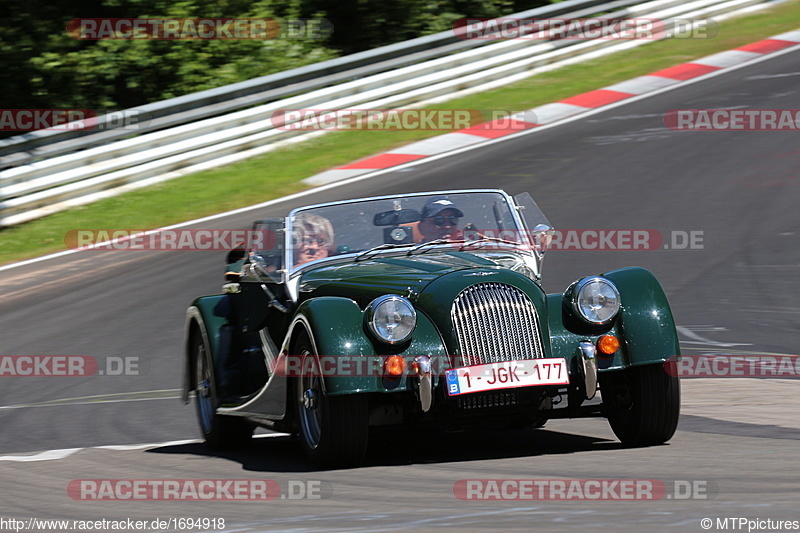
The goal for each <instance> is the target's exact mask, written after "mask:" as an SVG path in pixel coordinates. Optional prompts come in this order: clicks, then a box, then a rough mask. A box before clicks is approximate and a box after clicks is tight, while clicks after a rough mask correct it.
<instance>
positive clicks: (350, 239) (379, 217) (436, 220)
mask: <svg viewBox="0 0 800 533" xmlns="http://www.w3.org/2000/svg"><path fill="white" fill-rule="evenodd" d="M540 218H541V219H542V220H538V219H537V220H536V221H533V220H526V223H527V224H528V225H529V226H530V225H531V224H538V223H547V221H546V219H544V215H540ZM289 224H290V226H289V235H290V241H289V242H287V246H288V247H289V254H290V258H289V260H290V264H291V265H293V270H294V269H297V268H299V267H301V266H303V265H305V264H308V263H311V262H314V261H318V260H321V259H325V258H328V257H334V256H341V255H346V254H363V253H364V252H366V251H368V250H373V249H375V248H378V247H380V248H378V250H375V252H376V253H377V252H378V251H379V250H385V249H395V248H396V249H401V248H402V249H404V250H410V249H418V248H419V246H418V245H419V244H421V243H430V246H431V247H435V246H436V245H437V244H447V243H452V242H457V241H473V240H479V239H501V240H503V241H507V242H508V243H515V242H519V243H521V244H526V241H525V235H524V231H523V229H524V228H523V227H522V224H523V223H522V220H521V218H520V217H519V216H518V215H517V214H516V212H515V210H514V207H513V204H512V201H511V199H510V198H509V196H507V195H506V194H505V193H503V192H500V191H468V192H463V191H462V192H440V193H425V194H413V195H398V196H393V197H381V198H372V199H366V200H353V201H347V202H337V203H335V204H326V205H319V206H312V207H307V208H301V209H297V210H295V211H293V212H292V214H291V216H290V220H289Z"/></svg>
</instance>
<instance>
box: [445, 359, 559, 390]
mask: <svg viewBox="0 0 800 533" xmlns="http://www.w3.org/2000/svg"><path fill="white" fill-rule="evenodd" d="M445 374H446V377H447V394H448V395H449V396H457V395H459V394H468V393H470V392H481V391H487V390H498V389H511V388H515V387H535V386H537V385H569V373H568V372H567V360H566V359H565V358H563V357H553V358H548V359H522V360H519V361H503V362H500V363H487V364H485V365H474V366H465V367H461V368H453V369H451V370H447V371H446V373H445Z"/></svg>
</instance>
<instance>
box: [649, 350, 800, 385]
mask: <svg viewBox="0 0 800 533" xmlns="http://www.w3.org/2000/svg"><path fill="white" fill-rule="evenodd" d="M664 368H666V370H667V372H668V373H670V374H677V375H678V376H680V377H682V378H782V379H796V378H800V356H797V355H761V354H758V355H756V354H753V355H746V354H738V355H734V354H713V355H694V354H692V355H681V356H680V357H674V358H670V359H669V360H668V361H667V362H666V363H665V364H664Z"/></svg>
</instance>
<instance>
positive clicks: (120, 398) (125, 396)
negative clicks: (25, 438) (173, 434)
mask: <svg viewBox="0 0 800 533" xmlns="http://www.w3.org/2000/svg"><path fill="white" fill-rule="evenodd" d="M180 391H181V389H157V390H147V391H135V392H118V393H114V394H94V395H91V396H78V397H75V398H60V399H58V400H47V401H44V402H33V403H21V404H16V405H3V406H0V409H24V408H26V407H53V406H58V405H88V404H95V403H121V402H138V401H142V400H174V399H178V398H180V396H158V397H155V398H153V397H144V398H131V396H144V395H152V394H155V393H176V392H180ZM94 398H114V399H108V400H95V399H94ZM79 400H86V401H79Z"/></svg>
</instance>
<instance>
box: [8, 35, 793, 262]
mask: <svg viewBox="0 0 800 533" xmlns="http://www.w3.org/2000/svg"><path fill="white" fill-rule="evenodd" d="M797 50H800V45H798V46H792V47H789V48H784V49H783V50H779V51H777V52H771V53H768V54H764V55H760V56H758V57H754V58H753V59H750V60H748V61H745V62H744V63H740V64H738V65H733V66H730V67H726V68H721V69H719V70H715V71H713V72H709V73H708V74H704V75H702V76H698V77H696V78H692V79H689V80H685V81H682V82H680V83H677V84H675V85H670V86H668V87H664V88H662V89H656V90H655V91H652V92H649V93H645V94H641V95H637V96H632V97H630V98H626V99H624V100H620V101H618V102H614V103H613V104H609V105H606V106H601V107H597V108H595V109H591V110H589V111H585V112H582V113H579V114H577V115H573V116H569V117H566V118H563V119H560V120H558V121H556V122H552V123H550V124H545V125H542V126H539V127H537V128H531V129H528V130H523V131H520V132H519V133H514V134H511V135H507V136H505V137H499V138H497V139H490V140H487V141H486V142H482V143H479V144H475V145H471V146H465V147H462V148H457V149H455V150H452V151H449V152H445V153H442V154H438V155H433V156H430V157H426V158H423V159H418V160H416V161H410V162H408V163H404V164H402V165H397V166H394V167H389V168H384V169H380V170H376V171H375V172H370V173H368V174H363V175H361V176H354V177H352V178H350V179H346V180H343V181H336V182H332V183H328V184H326V185H320V186H319V187H314V188H311V189H307V190H305V191H300V192H297V193H294V194H290V195H289V196H284V197H282V198H276V199H274V200H267V201H266V202H261V203H259V204H254V205H250V206H246V207H240V208H239V209H234V210H232V211H226V212H223V213H217V214H215V215H210V216H207V217H203V218H198V219H195V220H189V221H186V222H181V223H179V224H173V225H171V226H165V227H163V228H158V229H154V230H150V231H147V232H144V233H145V234H150V233H155V232H158V231H163V230H170V229H177V228H184V227H187V226H193V225H195V224H201V223H204V222H209V221H211V220H216V219H218V218H223V217H227V216H233V215H238V214H240V213H246V212H248V211H252V210H253V209H261V208H264V207H269V206H271V205H275V204H278V203H281V202H288V201H291V200H296V199H298V198H303V197H305V196H309V195H311V194H316V193H318V192H323V191H327V190H329V189H333V188H335V187H341V186H344V185H351V184H353V183H357V182H359V181H362V180H365V179H369V178H374V177H376V176H380V175H382V174H386V173H388V172H396V171H398V170H401V169H403V168H408V167H411V166H417V165H422V164H425V163H430V162H433V161H438V160H439V159H443V158H445V157H451V156H453V155H457V154H460V153H463V152H467V151H471V150H476V149H478V148H484V147H486V146H491V145H493V144H496V143H499V142H505V141H507V140H510V139H516V138H517V137H521V136H523V135H531V134H534V133H539V132H541V131H544V130H548V129H550V128H554V127H557V126H561V125H564V124H568V123H570V122H574V121H576V120H580V119H583V118H585V117H588V116H592V115H596V114H598V113H602V112H605V111H608V110H609V109H614V108H617V107H620V106H623V105H627V104H631V103H633V102H638V101H639V100H644V99H645V98H650V97H652V96H656V95H659V94H661V93H665V92H667V91H673V90H675V89H678V88H680V87H685V86H687V85H692V84H694V83H698V82H701V81H705V80H707V79H710V78H713V77H716V76H720V75H722V74H727V73H729V72H732V71H734V70H738V69H741V68H745V67H749V66H751V65H755V64H758V63H761V62H762V61H769V60H770V59H774V58H776V57H780V56H782V55H784V54H789V53H792V52H795V51H797ZM700 59H702V58H700ZM689 62H693V61H689ZM553 103H558V102H553ZM546 105H550V104H546ZM384 153H385V152H384ZM109 243H110V241H109V242H103V243H97V244H95V245H94V246H105V245H108V244H109ZM90 249H91V248H90ZM82 251H85V250H64V251H61V252H56V253H53V254H49V255H43V256H41V257H36V258H33V259H26V260H25V261H20V262H19V263H11V264H9V265H5V266H0V272H2V271H4V270H10V269H12V268H17V267H21V266H27V265H31V264H34V263H38V262H40V261H46V260H48V259H56V258H59V257H64V256H67V255H72V254H74V253H77V252H82Z"/></svg>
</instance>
